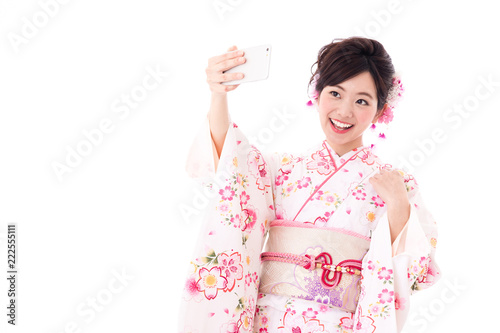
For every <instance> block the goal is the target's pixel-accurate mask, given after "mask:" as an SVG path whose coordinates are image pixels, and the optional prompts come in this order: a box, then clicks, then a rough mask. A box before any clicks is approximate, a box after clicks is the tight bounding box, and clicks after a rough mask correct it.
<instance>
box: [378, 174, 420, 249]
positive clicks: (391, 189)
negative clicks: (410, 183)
mask: <svg viewBox="0 0 500 333" xmlns="http://www.w3.org/2000/svg"><path fill="white" fill-rule="evenodd" d="M370 183H371V184H372V186H373V188H374V189H375V192H377V194H378V196H379V197H380V198H381V199H382V200H384V202H385V203H386V205H387V218H388V220H389V227H390V231H391V244H392V243H394V241H395V240H396V238H397V236H398V235H399V233H400V232H401V231H402V230H403V228H404V226H405V224H406V222H407V221H408V219H409V217H410V201H409V199H408V192H407V191H406V185H405V183H404V179H403V175H402V174H400V173H399V171H396V170H386V169H381V170H380V172H379V173H378V174H376V175H374V176H372V177H371V178H370Z"/></svg>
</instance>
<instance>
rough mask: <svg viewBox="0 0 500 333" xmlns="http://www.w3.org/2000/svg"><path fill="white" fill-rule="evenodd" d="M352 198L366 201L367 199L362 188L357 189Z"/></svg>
mask: <svg viewBox="0 0 500 333" xmlns="http://www.w3.org/2000/svg"><path fill="white" fill-rule="evenodd" d="M351 194H352V196H353V197H354V198H356V200H365V199H366V193H365V192H363V190H362V189H361V188H356V189H354V191H352V193H351Z"/></svg>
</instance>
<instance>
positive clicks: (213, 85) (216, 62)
mask: <svg viewBox="0 0 500 333" xmlns="http://www.w3.org/2000/svg"><path fill="white" fill-rule="evenodd" d="M244 54H245V52H244V51H242V50H238V49H237V48H236V46H232V47H230V48H229V49H228V51H227V52H226V53H224V54H221V55H218V56H215V57H212V58H210V59H208V66H207V68H206V70H205V72H206V74H207V83H208V86H209V87H210V90H211V91H212V92H213V93H226V92H228V91H231V90H234V89H236V88H237V87H238V86H239V84H229V85H228V84H224V83H226V82H228V81H234V80H240V79H242V78H244V74H243V73H241V72H237V71H235V72H231V73H225V72H226V71H228V70H230V69H231V68H234V67H236V66H239V65H241V64H244V63H245V61H246V59H245V57H244Z"/></svg>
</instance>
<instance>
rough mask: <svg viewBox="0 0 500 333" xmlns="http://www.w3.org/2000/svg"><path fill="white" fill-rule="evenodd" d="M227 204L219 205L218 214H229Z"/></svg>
mask: <svg viewBox="0 0 500 333" xmlns="http://www.w3.org/2000/svg"><path fill="white" fill-rule="evenodd" d="M229 208H230V206H229V204H228V203H227V202H222V203H221V204H220V205H219V208H218V209H219V212H221V213H222V214H226V213H227V212H229Z"/></svg>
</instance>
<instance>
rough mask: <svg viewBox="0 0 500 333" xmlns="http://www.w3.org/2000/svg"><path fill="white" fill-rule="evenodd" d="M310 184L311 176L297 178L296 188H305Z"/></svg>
mask: <svg viewBox="0 0 500 333" xmlns="http://www.w3.org/2000/svg"><path fill="white" fill-rule="evenodd" d="M310 184H311V177H303V178H302V179H301V180H297V188H298V189H302V188H306V187H308V186H309V185H310Z"/></svg>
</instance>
